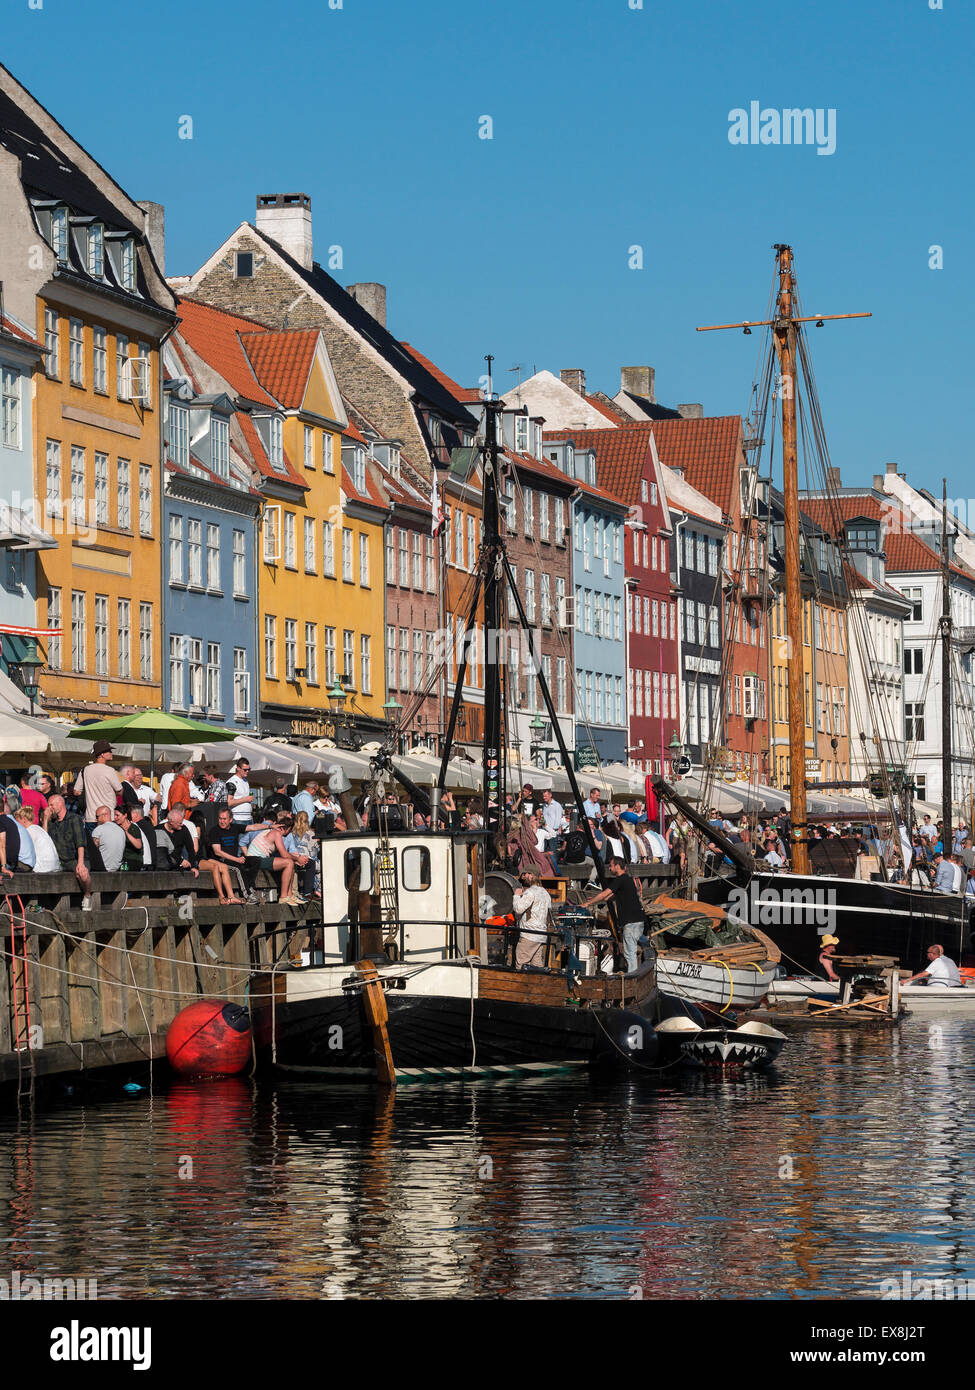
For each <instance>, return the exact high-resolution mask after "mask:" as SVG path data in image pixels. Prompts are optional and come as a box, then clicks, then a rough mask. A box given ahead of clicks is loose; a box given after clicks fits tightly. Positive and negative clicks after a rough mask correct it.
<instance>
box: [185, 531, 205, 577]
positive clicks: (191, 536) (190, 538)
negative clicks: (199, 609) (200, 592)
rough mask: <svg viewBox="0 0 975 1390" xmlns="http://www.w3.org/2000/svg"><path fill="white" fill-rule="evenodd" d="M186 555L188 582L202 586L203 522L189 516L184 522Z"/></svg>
mask: <svg viewBox="0 0 975 1390" xmlns="http://www.w3.org/2000/svg"><path fill="white" fill-rule="evenodd" d="M186 557H187V560H188V562H189V582H190V583H191V584H192V585H194V586H195V587H196V588H198V589H201V588H202V587H203V523H202V522H201V521H199V520H197V519H196V518H195V517H190V519H189V520H188V521H187V523H186Z"/></svg>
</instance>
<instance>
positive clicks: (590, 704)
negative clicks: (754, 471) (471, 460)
mask: <svg viewBox="0 0 975 1390" xmlns="http://www.w3.org/2000/svg"><path fill="white" fill-rule="evenodd" d="M543 453H544V455H545V458H546V459H547V460H548V461H549V462H551V463H554V464H555V466H556V467H557V468H558V469H559V470H560V472H562V473H564V474H565V475H566V477H568V478H572V479H574V480H575V483H576V491H575V493H574V494H573V497H572V503H571V506H572V513H571V536H572V591H573V594H572V618H571V624H570V625H571V627H572V629H573V632H572V641H573V655H574V666H575V679H576V698H577V714H576V758H577V762H578V765H579V766H580V767H582V766H585V765H586V763H587V761H590V760H592V754H590V753H588V752H587V750H590V749H591V750H593V752H594V753H595V754H596V756H598V758H599V761H600V762H604V763H606V762H622V763H625V762H626V761H627V717H628V716H627V708H626V684H627V682H626V629H625V624H624V612H625V602H624V596H625V592H626V590H625V583H624V581H625V577H626V571H625V565H624V554H625V551H624V544H623V539H624V530H623V527H624V523H625V521H626V517H627V506H626V503H625V502H623V501H621V500H620V499H619V498H618V497H614V496H613V495H612V493H609V492H607V491H606V489H605V488H604V487H602V486H601V485H600V479H599V477H598V472H597V463H596V453H595V450H594V449H586V448H577V447H576V446H575V444H574V443H573V441H572V440H571V439H551V438H547V437H546V438H545V441H544V446H543Z"/></svg>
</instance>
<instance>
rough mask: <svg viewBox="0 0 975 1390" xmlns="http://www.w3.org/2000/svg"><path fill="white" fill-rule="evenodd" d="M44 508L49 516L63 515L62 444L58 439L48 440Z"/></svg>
mask: <svg viewBox="0 0 975 1390" xmlns="http://www.w3.org/2000/svg"><path fill="white" fill-rule="evenodd" d="M45 489H46V491H45V502H44V510H45V512H46V513H47V515H48V516H52V517H59V516H60V515H61V445H60V443H59V441H58V440H56V439H49V440H48V441H47V455H46V466H45Z"/></svg>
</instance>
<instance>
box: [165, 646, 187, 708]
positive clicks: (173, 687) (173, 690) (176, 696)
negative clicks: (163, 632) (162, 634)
mask: <svg viewBox="0 0 975 1390" xmlns="http://www.w3.org/2000/svg"><path fill="white" fill-rule="evenodd" d="M169 702H170V704H171V705H172V707H173V709H185V708H186V638H185V637H183V636H181V635H179V634H177V633H175V632H174V633H172V634H171V635H170V638H169Z"/></svg>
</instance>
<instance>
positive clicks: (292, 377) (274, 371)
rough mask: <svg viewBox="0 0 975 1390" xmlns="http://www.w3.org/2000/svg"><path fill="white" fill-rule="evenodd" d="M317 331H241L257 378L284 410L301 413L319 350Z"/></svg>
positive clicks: (243, 344)
mask: <svg viewBox="0 0 975 1390" xmlns="http://www.w3.org/2000/svg"><path fill="white" fill-rule="evenodd" d="M318 336H319V335H318V329H317V328H304V329H291V330H284V331H279V330H275V331H274V332H268V331H267V330H266V329H264V330H262V331H261V332H250V333H248V332H245V331H241V334H240V341H241V345H242V346H243V349H244V351H245V352H246V354H247V356H248V357H249V359H250V363H251V366H252V367H253V369H254V373H255V375H256V376H257V377H258V378H259V379H260V381H261V382H262V383H263V384H264V386H266V387H267V389H268V391H269V392H270V393H271V395H272V396H274V397H275V399H276V400H278V401H279V402H280V403H281V405H283V406H284V408H285V410H300V409H301V406H302V403H303V401H304V398H305V390H306V388H307V386H308V378H309V376H310V374H311V368H312V363H313V362H314V360H315V352H316V349H317V347H318Z"/></svg>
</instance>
